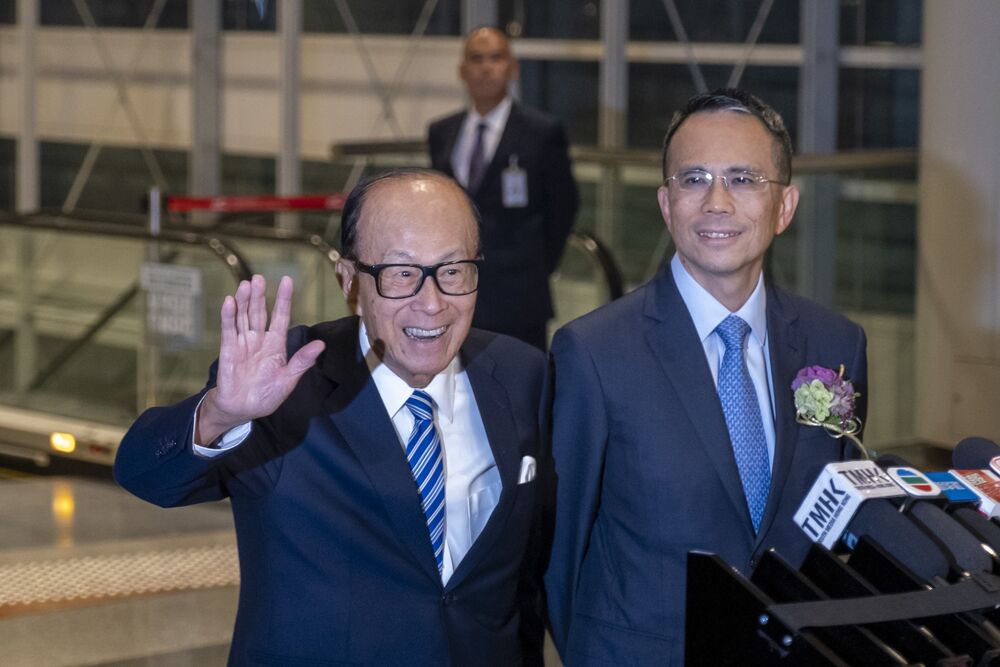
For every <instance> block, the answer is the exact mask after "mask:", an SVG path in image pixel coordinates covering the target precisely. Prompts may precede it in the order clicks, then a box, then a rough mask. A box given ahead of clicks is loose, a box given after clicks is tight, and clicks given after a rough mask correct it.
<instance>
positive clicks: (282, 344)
mask: <svg viewBox="0 0 1000 667" xmlns="http://www.w3.org/2000/svg"><path fill="white" fill-rule="evenodd" d="M266 287H267V285H266V282H265V280H264V277H263V276H260V275H255V276H253V278H252V279H251V280H250V281H246V280H244V281H241V282H240V284H239V287H237V289H236V295H235V296H227V297H226V299H225V301H223V303H222V342H221V345H220V347H219V366H218V371H217V373H216V386H215V388H214V389H213V390H212V391H210V392H209V394H208V395H207V396H206V397H205V401H204V402H203V403H202V409H201V414H200V415H199V420H198V421H199V439H200V440H201V441H202V442H210V441H211V440H214V439H215V437H217V436H218V435H221V434H222V433H224V432H225V431H227V430H229V429H230V428H232V427H234V426H238V425H239V424H243V423H246V422H248V421H250V420H253V419H256V418H258V417H264V416H267V415H269V414H271V413H272V412H274V411H275V410H276V409H277V408H278V406H279V405H281V403H282V402H284V400H285V399H286V398H288V396H289V394H291V393H292V390H293V389H294V388H295V385H296V384H297V383H298V381H299V378H301V377H302V374H303V373H305V372H306V371H307V370H309V368H311V367H312V366H313V364H315V363H316V358H317V357H318V356H319V354H320V353H321V352H322V351H323V348H324V344H323V342H322V341H311V342H309V343H307V344H306V345H304V346H302V347H301V348H300V349H299V350H297V351H296V352H295V354H294V355H292V357H291V358H290V359H289V358H287V353H286V341H287V338H288V324H289V320H290V317H291V310H292V291H293V286H292V279H291V278H289V277H288V276H284V277H282V279H281V282H279V283H278V290H277V294H276V295H275V300H274V309H273V310H272V311H271V321H270V325H268V320H267V304H266V298H265V291H266Z"/></svg>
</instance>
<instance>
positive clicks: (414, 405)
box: [406, 389, 445, 573]
mask: <svg viewBox="0 0 1000 667" xmlns="http://www.w3.org/2000/svg"><path fill="white" fill-rule="evenodd" d="M406 407H407V408H409V409H410V412H412V413H413V420H414V421H413V432H412V433H410V439H409V440H407V442H406V460H407V462H408V463H409V464H410V470H411V471H412V472H413V480H414V481H415V482H416V483H417V490H418V491H419V492H420V502H421V505H423V508H424V515H425V516H426V517H427V531H428V532H429V533H430V537H431V546H432V547H433V548H434V560H435V561H437V567H438V572H439V573H440V572H444V519H445V511H444V457H443V456H442V453H441V438H440V436H438V432H437V429H436V428H434V400H433V399H432V398H431V397H430V394H428V393H427V392H426V391H421V390H419V389H418V390H416V391H414V392H413V394H412V395H411V396H410V397H409V398H408V399H406Z"/></svg>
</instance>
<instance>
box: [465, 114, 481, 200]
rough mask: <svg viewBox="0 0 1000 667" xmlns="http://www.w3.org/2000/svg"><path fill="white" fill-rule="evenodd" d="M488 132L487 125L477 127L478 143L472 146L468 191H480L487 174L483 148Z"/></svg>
mask: <svg viewBox="0 0 1000 667" xmlns="http://www.w3.org/2000/svg"><path fill="white" fill-rule="evenodd" d="M485 132H486V123H485V122H483V121H480V122H479V125H478V126H476V143H474V144H473V145H472V153H470V154H469V181H468V185H467V186H466V188H465V189H466V190H468V191H469V192H475V191H476V190H477V189H479V184H480V183H481V182H482V180H483V174H485V173H486V149H485V147H484V146H483V134H484V133H485Z"/></svg>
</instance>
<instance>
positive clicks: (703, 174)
mask: <svg viewBox="0 0 1000 667" xmlns="http://www.w3.org/2000/svg"><path fill="white" fill-rule="evenodd" d="M716 179H719V180H720V181H721V182H722V185H723V187H725V188H726V190H727V191H728V192H729V193H730V194H732V195H734V196H737V197H740V196H746V195H756V194H758V193H760V192H762V191H764V190H765V189H767V186H768V184H769V183H774V184H776V185H788V183H784V182H782V181H776V180H774V179H770V178H767V177H766V176H762V175H760V174H758V173H756V172H753V171H746V170H742V169H741V170H737V171H730V172H729V173H727V174H718V175H716V174H713V173H712V172H710V171H706V170H704V169H685V170H684V171H679V172H677V173H676V174H674V175H673V176H670V177H668V178H667V180H666V183H667V185H669V184H670V181H673V182H675V183H676V184H677V188H678V189H679V190H680V191H681V192H683V193H684V194H686V195H693V196H704V195H706V194H708V191H709V190H711V189H712V183H714V182H715V180H716Z"/></svg>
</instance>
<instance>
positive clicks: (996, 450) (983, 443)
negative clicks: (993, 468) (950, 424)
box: [951, 437, 1000, 470]
mask: <svg viewBox="0 0 1000 667" xmlns="http://www.w3.org/2000/svg"><path fill="white" fill-rule="evenodd" d="M994 456H1000V446H998V445H997V443H995V442H993V441H992V440H987V439H986V438H977V437H972V438H963V439H962V440H961V442H959V443H958V444H957V445H955V451H953V452H952V453H951V463H952V466H953V467H955V468H957V469H958V470H978V469H981V468H989V467H990V460H991V459H993V457H994Z"/></svg>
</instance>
